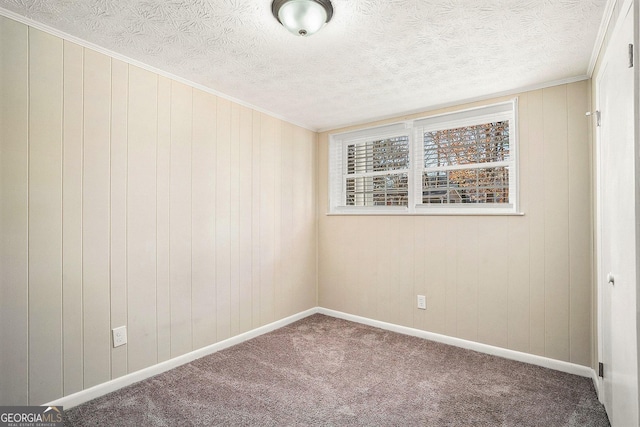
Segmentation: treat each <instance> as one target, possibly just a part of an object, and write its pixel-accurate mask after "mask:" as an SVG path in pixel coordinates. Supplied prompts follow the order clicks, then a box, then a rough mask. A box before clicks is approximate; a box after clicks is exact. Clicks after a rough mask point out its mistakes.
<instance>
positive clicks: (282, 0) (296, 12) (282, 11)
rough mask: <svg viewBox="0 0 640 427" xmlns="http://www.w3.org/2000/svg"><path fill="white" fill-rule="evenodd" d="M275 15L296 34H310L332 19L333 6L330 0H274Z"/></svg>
mask: <svg viewBox="0 0 640 427" xmlns="http://www.w3.org/2000/svg"><path fill="white" fill-rule="evenodd" d="M271 12H272V13H273V16H275V17H276V19H277V20H278V21H279V22H280V23H281V24H282V26H283V27H285V28H286V29H287V30H289V31H290V32H291V33H293V34H295V35H296V36H310V35H312V34H314V33H316V32H317V31H318V30H319V29H320V28H322V27H323V26H324V24H326V23H327V22H329V21H330V20H331V16H333V6H331V2H330V1H329V0H274V1H273V3H272V4H271Z"/></svg>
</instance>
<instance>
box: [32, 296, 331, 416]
mask: <svg viewBox="0 0 640 427" xmlns="http://www.w3.org/2000/svg"><path fill="white" fill-rule="evenodd" d="M317 312H318V308H317V307H314V308H311V309H309V310H306V311H303V312H300V313H298V314H294V315H293V316H289V317H286V318H284V319H281V320H278V321H275V322H273V323H269V324H268V325H264V326H261V327H259V328H256V329H253V330H251V331H248V332H245V333H242V334H240V335H236V336H235V337H231V338H228V339H226V340H224V341H220V342H217V343H215V344H212V345H209V346H207V347H203V348H200V349H198V350H194V351H192V352H190V353H187V354H183V355H182V356H178V357H175V358H173V359H170V360H167V361H165V362H161V363H158V364H157V365H153V366H149V367H148V368H145V369H141V370H139V371H136V372H132V373H130V374H127V375H124V376H122V377H119V378H116V379H114V380H111V381H107V382H106V383H102V384H98V385H96V386H93V387H91V388H88V389H85V390H82V391H79V392H77V393H74V394H70V395H69V396H65V397H62V398H60V399H56V400H54V401H52V402H49V403H45V404H43V406H64V408H65V409H70V408H73V407H74V406H77V405H80V404H82V403H85V402H88V401H89V400H92V399H95V398H97V397H100V396H104V395H105V394H107V393H111V392H113V391H116V390H119V389H121V388H123V387H126V386H128V385H131V384H134V383H137V382H139V381H142V380H145V379H147V378H150V377H153V376H155V375H158V374H161V373H163V372H166V371H168V370H170V369H173V368H177V367H178V366H180V365H184V364H186V363H189V362H192V361H194V360H196V359H199V358H201V357H204V356H208V355H209V354H212V353H215V352H217V351H220V350H224V349H225V348H228V347H231V346H233V345H236V344H240V343H242V342H244V341H247V340H250V339H251V338H255V337H257V336H260V335H263V334H266V333H267V332H271V331H273V330H275V329H278V328H281V327H283V326H286V325H288V324H290V323H293V322H295V321H297V320H300V319H303V318H305V317H307V316H310V315H312V314H315V313H317Z"/></svg>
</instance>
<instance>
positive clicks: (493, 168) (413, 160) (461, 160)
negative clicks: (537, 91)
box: [329, 100, 517, 214]
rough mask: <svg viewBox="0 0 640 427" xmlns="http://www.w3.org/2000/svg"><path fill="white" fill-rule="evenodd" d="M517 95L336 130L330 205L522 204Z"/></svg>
mask: <svg viewBox="0 0 640 427" xmlns="http://www.w3.org/2000/svg"><path fill="white" fill-rule="evenodd" d="M515 111H516V100H513V101H511V102H508V103H502V104H495V105H490V106H487V107H481V108H477V109H472V110H465V111H459V112H455V113H449V114H443V115H438V116H433V117H427V118H424V119H418V120H413V121H409V122H403V123H396V124H392V125H388V126H383V127H377V128H372V129H363V130H359V131H355V132H350V133H345V134H337V135H332V136H331V139H330V150H329V151H330V161H329V163H330V165H329V168H330V170H329V179H330V212H332V213H418V214H419V213H425V214H429V213H432V214H433V213H439V214H460V213H469V214H499V213H516V212H517V186H516V184H517V170H516V164H517V162H516V148H517V145H516V135H517V130H516V120H515V118H516V113H515Z"/></svg>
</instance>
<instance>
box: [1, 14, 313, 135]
mask: <svg viewBox="0 0 640 427" xmlns="http://www.w3.org/2000/svg"><path fill="white" fill-rule="evenodd" d="M0 16H4V17H6V18H9V19H13V20H14V21H17V22H20V23H22V24H25V25H28V26H29V27H32V28H35V29H37V30H40V31H44V32H45V33H49V34H51V35H53V36H56V37H60V38H61V39H63V40H66V41H69V42H72V43H75V44H77V45H79V46H82V47H84V48H87V49H91V50H94V51H96V52H98V53H102V54H104V55H107V56H109V57H111V58H114V59H117V60H120V61H122V62H126V63H127V64H129V65H134V66H136V67H139V68H142V69H143V70H147V71H150V72H152V73H155V74H158V75H160V76H163V77H167V78H169V79H171V80H175V81H177V82H180V83H183V84H186V85H187V86H191V87H192V88H194V89H198V90H201V91H203V92H206V93H210V94H211V95H215V96H218V97H220V98H223V99H226V100H229V101H231V102H234V103H236V104H239V105H242V106H244V107H247V108H251V109H252V110H255V111H258V112H260V113H264V114H266V115H268V116H271V117H274V118H276V119H279V120H283V121H285V122H287V123H290V124H292V125H295V126H299V127H301V128H304V129H307V130H310V131H312V132H317V129H314V128H313V127H312V126H308V125H306V124H303V123H296V122H295V121H293V120H290V119H287V118H286V117H282V116H281V115H279V114H276V113H274V112H272V111H268V110H265V109H264V108H260V107H258V106H255V105H252V104H249V103H248V102H245V101H243V100H241V99H238V98H234V97H232V96H229V95H227V94H225V93H222V92H218V91H216V90H214V89H211V88H209V87H207V86H204V85H201V84H199V83H196V82H193V81H191V80H187V79H185V78H182V77H180V76H177V75H175V74H172V73H169V72H167V71H164V70H161V69H159V68H156V67H153V66H151V65H148V64H145V63H144V62H140V61H137V60H135V59H133V58H130V57H128V56H125V55H121V54H119V53H117V52H114V51H112V50H109V49H105V48H103V47H101V46H98V45H96V44H94V43H91V42H88V41H86V40H83V39H81V38H79V37H75V36H72V35H71V34H67V33H65V32H63V31H60V30H57V29H55V28H52V27H50V26H48V25H45V24H43V23H41V22H38V21H34V20H33V19H30V18H27V17H25V16H22V15H20V14H17V13H15V12H12V11H10V10H7V9H5V8H3V7H0Z"/></svg>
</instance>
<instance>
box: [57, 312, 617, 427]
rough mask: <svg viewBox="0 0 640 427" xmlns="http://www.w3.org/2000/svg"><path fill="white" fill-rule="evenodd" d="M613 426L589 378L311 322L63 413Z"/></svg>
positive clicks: (102, 420)
mask: <svg viewBox="0 0 640 427" xmlns="http://www.w3.org/2000/svg"><path fill="white" fill-rule="evenodd" d="M189 425H193V426H212V425H222V426H235V425H256V426H292V425H300V426H356V425H363V426H410V425H421V426H608V425H609V422H608V420H607V415H606V413H605V411H604V408H603V407H602V405H600V403H599V402H598V400H597V398H596V394H595V390H594V388H593V384H592V381H591V379H588V378H582V377H578V376H574V375H570V374H565V373H562V372H557V371H553V370H549V369H545V368H541V367H537V366H533V365H528V364H524V363H520V362H514V361H511V360H507V359H502V358H499V357H495V356H489V355H486V354H482V353H477V352H474V351H469V350H463V349H460V348H457V347H452V346H448V345H444V344H439V343H435V342H431V341H427V340H423V339H420V338H415V337H409V336H405V335H401V334H397V333H393V332H388V331H385V330H382V329H377V328H373V327H369V326H365V325H361V324H358V323H352V322H348V321H344V320H340V319H335V318H332V317H328V316H323V315H320V314H316V315H313V316H310V317H307V318H305V319H302V320H300V321H298V322H295V323H293V324H291V325H289V326H286V327H283V328H281V329H278V330H276V331H274V332H271V333H268V334H265V335H262V336H260V337H257V338H255V339H252V340H250V341H247V342H244V343H242V344H239V345H237V346H235V347H231V348H229V349H226V350H223V351H220V352H218V353H215V354H212V355H210V356H206V357H203V358H201V359H198V360H196V361H194V362H192V363H189V364H187V365H183V366H181V367H178V368H176V369H173V370H171V371H169V372H166V373H163V374H160V375H157V376H155V377H153V378H149V379H147V380H145V381H142V382H139V383H137V384H134V385H132V386H129V387H126V388H124V389H121V390H119V391H116V392H114V393H111V394H108V395H106V396H103V397H100V398H98V399H95V400H93V401H90V402H87V403H85V404H83V405H80V406H77V407H75V408H72V409H70V410H68V411H65V426H189Z"/></svg>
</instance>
